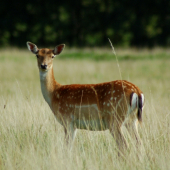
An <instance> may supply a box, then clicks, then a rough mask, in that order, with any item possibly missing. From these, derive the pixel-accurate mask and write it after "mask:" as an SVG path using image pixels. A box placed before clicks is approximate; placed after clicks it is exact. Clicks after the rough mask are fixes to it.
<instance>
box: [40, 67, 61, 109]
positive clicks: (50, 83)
mask: <svg viewBox="0 0 170 170" xmlns="http://www.w3.org/2000/svg"><path fill="white" fill-rule="evenodd" d="M39 73H40V83H41V91H42V94H43V97H44V99H45V101H46V102H47V103H48V104H49V106H50V108H51V100H52V95H53V92H54V90H55V89H56V88H57V86H59V84H58V83H57V82H56V81H55V78H54V73H53V68H52V67H51V68H50V69H49V70H48V71H42V70H40V71H39Z"/></svg>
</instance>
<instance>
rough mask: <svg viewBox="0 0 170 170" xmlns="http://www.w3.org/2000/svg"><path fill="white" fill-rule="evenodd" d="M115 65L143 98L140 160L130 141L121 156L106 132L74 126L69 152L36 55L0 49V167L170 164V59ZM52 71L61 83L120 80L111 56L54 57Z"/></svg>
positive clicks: (156, 166) (169, 166) (154, 166)
mask: <svg viewBox="0 0 170 170" xmlns="http://www.w3.org/2000/svg"><path fill="white" fill-rule="evenodd" d="M96 50H97V49H96ZM99 51H100V50H99ZM66 53H68V51H66ZM97 53H98V51H97V52H96V55H97ZM101 53H102V52H101ZM110 53H111V51H110ZM63 55H64V52H63ZM112 55H113V54H112ZM117 56H118V59H119V52H118V51H117ZM113 57H114V56H113ZM119 64H120V68H121V75H122V78H123V79H126V80H129V81H131V82H133V83H134V84H136V85H138V86H139V87H140V89H141V90H142V91H143V92H144V94H145V98H146V101H145V108H144V111H143V123H142V126H139V134H140V136H141V140H142V145H143V147H142V154H141V159H138V158H137V155H136V152H135V150H136V148H135V147H134V144H133V142H132V143H131V142H130V140H128V141H129V145H130V149H128V150H127V151H126V152H127V153H126V156H125V157H123V158H120V157H118V154H117V153H118V151H117V147H116V144H115V140H114V139H113V138H112V136H111V135H110V133H109V132H108V131H105V132H90V131H84V130H79V131H78V134H77V136H76V139H75V143H74V146H73V149H72V151H70V150H69V149H68V148H67V146H66V145H65V143H64V131H63V128H62V126H61V125H60V124H59V123H58V122H57V121H56V120H55V118H54V116H53V114H52V112H51V110H50V109H49V107H48V105H47V104H46V103H45V101H44V99H43V97H42V94H41V91H40V83H39V75H38V69H37V64H36V58H35V57H34V56H33V55H31V54H30V53H29V52H27V51H24V50H22V51H19V50H13V51H12V52H9V51H5V50H1V51H0V120H1V121H0V169H8V170H11V169H17V170H18V169H29V170H30V169H37V170H38V169H41V170H42V169H62V170H64V169H69V170H70V169H74V170H75V169H78V170H79V169H94V170H95V169H96V170H98V169H101V170H102V169H170V163H169V160H170V145H169V143H170V105H169V102H170V87H169V84H170V74H169V73H170V67H169V65H170V61H169V60H168V59H165V58H164V59H158V58H157V59H152V60H120V62H119ZM54 73H55V77H56V80H57V81H58V82H59V83H61V84H72V83H99V82H104V81H111V80H116V79H120V73H119V70H118V67H117V63H116V62H115V61H114V60H110V61H107V60H105V61H103V60H102V61H98V62H95V61H91V60H69V59H67V60H61V59H57V58H56V59H55V61H54Z"/></svg>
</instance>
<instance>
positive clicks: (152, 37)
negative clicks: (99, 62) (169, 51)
mask: <svg viewBox="0 0 170 170" xmlns="http://www.w3.org/2000/svg"><path fill="white" fill-rule="evenodd" d="M169 9H170V3H169V1H162V0H157V1H155V0H150V1H146V0H143V1H141V2H138V1H134V0H129V1H119V0H114V1H112V0H105V1H102V0H93V1H91V0H81V1H78V0H72V1H59V2H56V1H54V0H49V1H44V0H43V1H40V0H30V1H23V0H18V1H10V3H9V2H8V1H3V2H1V7H0V21H1V24H0V46H6V45H15V46H18V45H19V46H25V42H26V41H27V40H29V41H32V42H34V43H38V44H41V45H47V44H48V45H55V44H58V43H66V44H67V45H69V46H79V47H81V46H109V43H108V38H110V39H111V40H112V42H113V44H114V45H118V46H125V47H127V46H149V47H152V46H155V45H157V46H158V45H160V46H163V45H166V46H168V45H170V31H169V29H170V17H169V16H170V10H169Z"/></svg>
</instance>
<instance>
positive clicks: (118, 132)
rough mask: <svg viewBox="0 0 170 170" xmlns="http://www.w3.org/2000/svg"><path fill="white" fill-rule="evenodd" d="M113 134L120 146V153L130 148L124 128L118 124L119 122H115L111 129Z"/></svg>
mask: <svg viewBox="0 0 170 170" xmlns="http://www.w3.org/2000/svg"><path fill="white" fill-rule="evenodd" d="M110 132H111V135H112V136H113V137H114V138H115V140H116V144H117V147H118V150H119V151H118V152H119V153H118V155H122V154H123V155H124V154H125V151H126V149H127V148H128V146H127V142H126V139H125V137H124V134H123V132H122V128H121V126H120V125H118V124H117V123H116V124H114V126H113V128H112V129H110Z"/></svg>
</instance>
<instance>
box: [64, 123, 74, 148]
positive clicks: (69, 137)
mask: <svg viewBox="0 0 170 170" xmlns="http://www.w3.org/2000/svg"><path fill="white" fill-rule="evenodd" d="M64 132H65V142H66V144H67V145H69V146H70V148H71V149H72V145H73V143H74V139H75V136H76V133H77V129H75V128H74V127H73V125H72V124H70V125H67V126H66V127H64Z"/></svg>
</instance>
